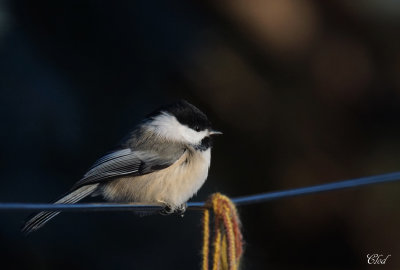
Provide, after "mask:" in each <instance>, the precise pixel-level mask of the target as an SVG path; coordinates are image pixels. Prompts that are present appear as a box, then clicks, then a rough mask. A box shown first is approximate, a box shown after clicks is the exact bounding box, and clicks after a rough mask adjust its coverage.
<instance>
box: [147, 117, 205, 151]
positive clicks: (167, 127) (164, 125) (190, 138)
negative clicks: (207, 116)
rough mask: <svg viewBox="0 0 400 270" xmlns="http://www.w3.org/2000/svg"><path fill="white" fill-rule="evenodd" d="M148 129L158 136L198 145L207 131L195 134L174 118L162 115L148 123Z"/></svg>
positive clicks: (195, 132)
mask: <svg viewBox="0 0 400 270" xmlns="http://www.w3.org/2000/svg"><path fill="white" fill-rule="evenodd" d="M149 128H151V129H152V131H153V132H156V133H157V134H158V135H159V136H161V137H164V138H167V139H170V140H174V141H180V142H185V143H190V144H199V143H200V142H201V140H202V139H204V137H206V136H208V131H207V130H203V131H200V132H197V131H195V130H193V129H191V128H189V127H187V126H185V125H182V124H181V123H179V121H178V120H177V119H176V117H175V116H173V115H170V114H168V113H165V112H164V113H162V114H161V115H159V116H157V117H155V118H154V119H153V121H151V122H150V123H149Z"/></svg>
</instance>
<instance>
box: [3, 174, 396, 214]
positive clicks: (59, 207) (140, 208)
mask: <svg viewBox="0 0 400 270" xmlns="http://www.w3.org/2000/svg"><path fill="white" fill-rule="evenodd" d="M399 180H400V172H394V173H388V174H380V175H375V176H368V177H361V178H357V179H351V180H345V181H339V182H333V183H327V184H321V185H315V186H309V187H302V188H295V189H288V190H282V191H274V192H267V193H261V194H255V195H249V196H243V197H236V198H233V199H232V201H233V202H234V203H235V204H236V205H249V204H256V203H262V202H266V201H272V200H278V199H283V198H289V197H294V196H301V195H308V194H314V193H320V192H326V191H333V190H340V189H348V188H355V187H361V186H366V185H372V184H380V183H388V182H394V181H399ZM204 207H205V206H204V202H190V203H188V209H189V210H202V209H204ZM162 208H163V206H162V205H160V204H148V205H142V204H112V203H108V204H44V203H0V211H135V212H156V211H160V210H161V209H162Z"/></svg>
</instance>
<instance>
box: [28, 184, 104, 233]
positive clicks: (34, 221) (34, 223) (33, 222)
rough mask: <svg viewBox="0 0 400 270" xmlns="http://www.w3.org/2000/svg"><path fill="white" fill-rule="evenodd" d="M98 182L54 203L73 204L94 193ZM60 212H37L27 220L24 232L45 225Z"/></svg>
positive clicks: (29, 231)
mask: <svg viewBox="0 0 400 270" xmlns="http://www.w3.org/2000/svg"><path fill="white" fill-rule="evenodd" d="M97 186H98V184H93V185H87V186H83V187H80V188H78V189H77V190H74V191H72V192H70V193H68V194H67V195H65V196H63V197H62V198H61V199H59V200H57V201H55V202H54V204H73V203H76V202H78V201H80V200H82V199H83V198H85V197H86V196H88V195H90V194H92V193H93V192H94V191H95V190H96V188H97ZM59 213H60V212H51V211H44V212H40V213H38V214H35V215H34V216H33V217H32V218H30V219H29V220H28V221H27V222H25V224H24V226H23V227H22V232H23V233H25V234H29V233H31V232H33V231H36V230H37V229H39V228H41V227H43V226H44V225H45V224H46V223H47V222H48V221H49V220H50V219H52V218H53V217H55V216H56V215H58V214H59Z"/></svg>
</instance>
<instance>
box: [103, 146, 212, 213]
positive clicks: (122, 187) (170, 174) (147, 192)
mask: <svg viewBox="0 0 400 270" xmlns="http://www.w3.org/2000/svg"><path fill="white" fill-rule="evenodd" d="M210 161H211V150H210V149H208V150H206V151H203V152H200V151H189V150H187V151H186V152H185V153H184V154H183V155H182V157H181V158H179V160H177V161H176V162H175V163H174V164H173V165H171V166H170V167H168V168H166V169H163V170H160V171H157V172H154V173H150V174H147V175H142V176H136V177H132V176H126V177H121V178H119V179H116V180H113V181H111V182H110V183H108V184H107V185H106V186H105V187H104V190H103V195H104V197H105V198H106V199H108V200H113V201H125V202H143V203H147V202H149V203H153V202H164V203H167V204H169V205H170V206H171V207H172V208H175V207H178V206H179V205H181V204H183V203H185V202H186V201H188V200H189V199H190V198H191V197H192V196H193V195H194V194H195V193H196V192H197V191H198V190H199V189H200V187H201V186H202V185H203V184H204V182H205V180H206V178H207V176H208V169H209V167H210Z"/></svg>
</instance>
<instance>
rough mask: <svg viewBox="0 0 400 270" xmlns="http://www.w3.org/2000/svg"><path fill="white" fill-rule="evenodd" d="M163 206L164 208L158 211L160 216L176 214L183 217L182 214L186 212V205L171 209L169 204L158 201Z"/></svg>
mask: <svg viewBox="0 0 400 270" xmlns="http://www.w3.org/2000/svg"><path fill="white" fill-rule="evenodd" d="M158 202H160V203H162V204H163V205H164V208H163V209H161V210H160V214H161V215H164V216H167V215H171V214H178V215H180V216H181V217H183V216H184V213H185V212H186V208H187V204H186V203H183V204H181V205H179V206H178V207H172V206H171V205H170V204H169V203H166V202H164V201H158Z"/></svg>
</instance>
